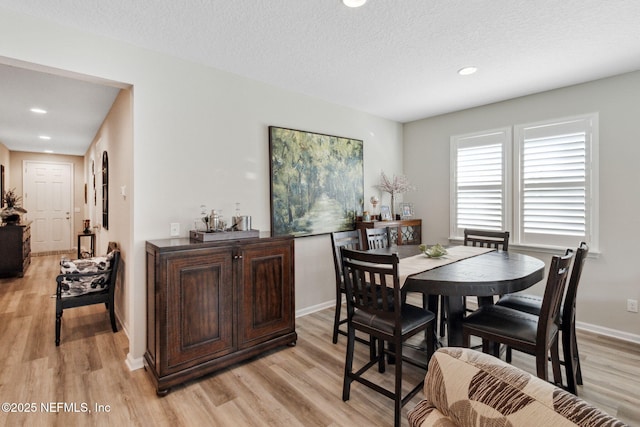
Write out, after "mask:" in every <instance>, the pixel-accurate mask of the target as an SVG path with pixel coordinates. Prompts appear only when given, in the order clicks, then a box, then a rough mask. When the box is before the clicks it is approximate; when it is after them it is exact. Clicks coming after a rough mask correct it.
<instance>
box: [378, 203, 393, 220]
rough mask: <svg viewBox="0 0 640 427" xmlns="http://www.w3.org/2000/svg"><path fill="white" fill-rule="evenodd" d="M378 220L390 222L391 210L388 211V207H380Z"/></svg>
mask: <svg viewBox="0 0 640 427" xmlns="http://www.w3.org/2000/svg"><path fill="white" fill-rule="evenodd" d="M380 219H381V220H382V221H391V209H389V206H380Z"/></svg>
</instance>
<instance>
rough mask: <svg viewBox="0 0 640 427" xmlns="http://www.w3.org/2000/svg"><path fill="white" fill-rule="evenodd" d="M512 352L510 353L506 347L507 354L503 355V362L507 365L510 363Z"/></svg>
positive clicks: (509, 348)
mask: <svg viewBox="0 0 640 427" xmlns="http://www.w3.org/2000/svg"><path fill="white" fill-rule="evenodd" d="M511 353H512V351H511V347H509V346H507V352H506V355H505V360H506V361H507V363H511V356H512V354H511Z"/></svg>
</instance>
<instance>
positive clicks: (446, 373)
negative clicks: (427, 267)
mask: <svg viewBox="0 0 640 427" xmlns="http://www.w3.org/2000/svg"><path fill="white" fill-rule="evenodd" d="M424 394H425V399H424V400H422V401H421V402H420V403H418V405H416V407H415V408H413V409H412V410H411V411H410V412H409V414H408V418H409V425H410V426H412V427H418V426H420V427H427V426H439V427H449V426H498V425H500V426H519V427H520V426H524V427H529V426H531V427H539V426H554V427H564V426H590V427H597V426H607V427H618V426H624V425H625V424H624V423H623V422H622V421H619V420H617V419H616V418H614V417H612V416H610V415H608V414H606V413H605V412H603V411H601V410H600V409H597V408H595V407H593V406H591V405H589V404H588V403H587V402H585V401H584V400H582V399H580V398H579V397H577V396H575V395H573V394H571V393H568V392H566V391H564V390H562V389H560V388H558V387H556V386H554V385H553V384H551V383H548V382H546V381H543V380H541V379H539V378H537V377H535V376H533V375H531V374H529V373H527V372H524V371H522V370H520V369H518V368H516V367H514V366H512V365H509V364H507V363H505V362H503V361H502V360H500V359H497V358H495V357H493V356H490V355H488V354H484V353H480V352H478V351H475V350H471V349H467V348H457V347H456V348H454V347H449V348H441V349H439V350H438V351H436V352H435V354H434V355H433V357H432V358H431V361H430V362H429V371H428V372H427V376H426V379H425V382H424Z"/></svg>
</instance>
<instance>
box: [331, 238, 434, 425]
mask: <svg viewBox="0 0 640 427" xmlns="http://www.w3.org/2000/svg"><path fill="white" fill-rule="evenodd" d="M341 259H342V271H343V272H344V282H345V288H346V293H347V330H348V333H347V353H346V360H345V368H344V384H343V389H342V400H344V401H345V402H346V401H347V400H349V395H350V391H351V383H352V382H353V381H356V382H359V383H361V384H364V385H365V386H367V387H369V388H371V389H372V390H374V391H376V392H378V393H381V394H382V395H384V396H386V397H388V398H390V399H393V401H394V425H395V426H399V425H400V416H401V411H402V407H403V406H404V405H405V404H406V403H407V402H408V401H409V400H411V398H412V397H413V396H415V395H416V394H417V393H418V392H419V391H420V390H421V389H422V386H423V384H424V379H423V380H422V381H421V382H420V383H419V384H417V385H416V386H415V387H413V388H412V389H411V390H410V391H409V392H408V393H407V394H406V395H404V396H403V395H402V366H403V363H405V362H406V363H410V364H412V365H415V366H418V367H421V368H424V369H426V367H427V365H428V362H429V358H430V357H431V355H432V354H433V352H434V344H433V340H427V342H426V345H427V355H426V357H425V359H424V360H421V361H417V360H412V359H409V358H407V357H406V356H403V354H402V348H403V345H402V344H403V343H404V342H405V341H406V340H407V339H409V338H411V337H412V336H414V335H416V334H417V333H419V332H421V331H425V333H426V334H427V336H433V324H434V319H435V315H434V314H433V313H431V312H430V311H428V310H425V309H423V308H420V307H416V306H413V305H410V304H407V303H406V302H403V301H402V296H401V288H400V279H399V277H398V263H399V259H398V255H397V254H374V253H368V252H364V251H355V250H350V249H346V248H342V249H341ZM356 330H358V331H362V332H364V333H366V334H369V335H370V336H372V337H375V338H376V340H377V342H378V351H377V355H376V356H375V357H371V358H370V360H369V361H368V362H367V363H366V364H365V365H364V366H362V367H361V368H359V369H357V371H355V372H354V370H353V359H354V342H355V332H356ZM385 341H386V342H387V343H388V344H389V345H388V346H387V348H386V349H385V346H384V342H385ZM386 356H391V357H393V358H394V359H395V382H394V388H393V390H389V389H388V388H385V387H383V386H382V385H380V384H376V383H374V382H373V381H371V380H370V379H367V378H365V377H364V376H363V375H364V374H365V373H366V372H367V371H368V370H369V369H370V368H372V367H373V366H375V365H376V364H377V365H378V371H379V372H381V373H383V372H384V371H385V357H386Z"/></svg>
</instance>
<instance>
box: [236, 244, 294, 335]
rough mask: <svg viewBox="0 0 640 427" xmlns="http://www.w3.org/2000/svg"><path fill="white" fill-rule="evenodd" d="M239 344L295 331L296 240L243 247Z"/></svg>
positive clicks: (239, 299) (240, 280)
mask: <svg viewBox="0 0 640 427" xmlns="http://www.w3.org/2000/svg"><path fill="white" fill-rule="evenodd" d="M241 253H242V258H241V259H242V263H241V266H242V267H241V268H242V271H241V274H239V286H238V291H239V295H238V301H239V302H238V305H239V310H238V347H239V348H245V347H250V346H253V345H255V344H257V343H260V342H263V341H267V340H268V339H270V338H273V337H274V336H278V335H282V334H283V333H287V332H290V331H292V330H294V328H295V327H294V313H293V306H294V304H293V301H294V280H293V278H294V272H293V265H294V263H293V259H292V257H293V240H289V241H283V242H279V243H276V244H273V243H271V244H264V243H263V244H261V243H258V244H251V245H247V246H244V247H243V248H242V252H241Z"/></svg>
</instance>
